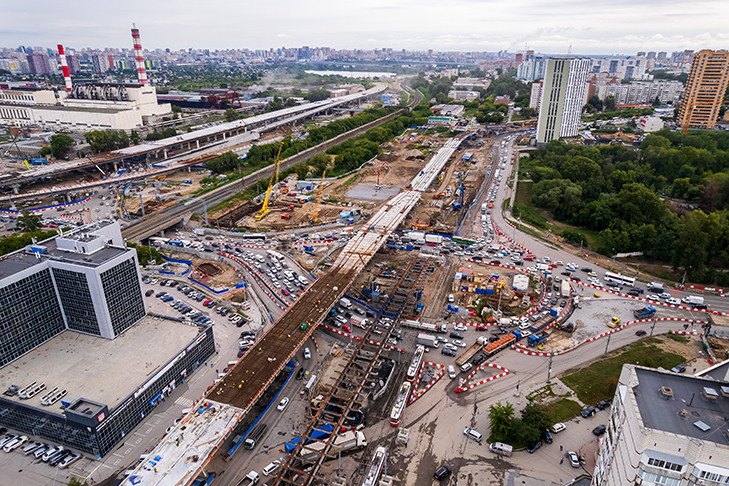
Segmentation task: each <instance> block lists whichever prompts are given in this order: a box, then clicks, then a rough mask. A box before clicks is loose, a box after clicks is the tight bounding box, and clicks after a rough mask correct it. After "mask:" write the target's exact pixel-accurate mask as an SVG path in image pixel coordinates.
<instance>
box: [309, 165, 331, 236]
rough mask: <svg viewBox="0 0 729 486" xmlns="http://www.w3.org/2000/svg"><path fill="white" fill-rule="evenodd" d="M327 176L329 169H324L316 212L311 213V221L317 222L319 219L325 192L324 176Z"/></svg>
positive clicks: (315, 207)
mask: <svg viewBox="0 0 729 486" xmlns="http://www.w3.org/2000/svg"><path fill="white" fill-rule="evenodd" d="M326 176H327V171H326V169H324V172H323V173H322V175H321V184H319V192H318V193H317V195H316V205H315V206H314V212H313V213H312V214H311V217H309V222H310V223H317V222H318V221H319V208H320V207H321V198H322V195H323V193H324V178H326Z"/></svg>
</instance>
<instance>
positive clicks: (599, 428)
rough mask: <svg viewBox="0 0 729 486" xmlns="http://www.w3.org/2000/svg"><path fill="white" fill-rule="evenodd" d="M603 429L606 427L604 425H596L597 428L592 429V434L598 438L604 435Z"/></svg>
mask: <svg viewBox="0 0 729 486" xmlns="http://www.w3.org/2000/svg"><path fill="white" fill-rule="evenodd" d="M605 429H606V427H605V426H604V425H598V426H597V427H595V428H594V429H592V433H593V434H595V435H596V436H598V437H599V436H601V435H602V434H604V433H605Z"/></svg>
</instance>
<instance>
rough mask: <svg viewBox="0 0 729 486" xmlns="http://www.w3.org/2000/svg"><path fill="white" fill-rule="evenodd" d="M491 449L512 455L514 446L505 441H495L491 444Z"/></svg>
mask: <svg viewBox="0 0 729 486" xmlns="http://www.w3.org/2000/svg"><path fill="white" fill-rule="evenodd" d="M489 449H490V450H491V452H494V453H496V454H499V455H501V456H506V457H510V456H511V452H512V450H513V448H512V447H511V446H510V445H509V444H504V443H503V442H493V443H492V444H491V445H489Z"/></svg>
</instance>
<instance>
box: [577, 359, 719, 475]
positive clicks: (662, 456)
mask: <svg viewBox="0 0 729 486" xmlns="http://www.w3.org/2000/svg"><path fill="white" fill-rule="evenodd" d="M723 367H724V368H726V365H724V366H723ZM707 371H708V370H707ZM716 371H720V370H718V369H717V370H716ZM728 419H729V383H727V381H726V371H725V370H724V376H717V375H716V374H715V375H709V376H708V377H706V378H705V377H696V376H690V375H683V374H677V373H671V372H668V371H659V370H656V369H652V368H644V367H641V366H635V365H624V366H623V371H622V372H621V374H620V380H619V382H618V387H617V390H616V392H615V398H614V399H613V404H612V407H611V414H610V419H609V420H608V423H607V430H606V432H605V435H603V436H602V437H601V438H600V452H599V455H598V458H597V461H596V464H595V471H594V474H593V477H592V486H618V485H620V486H624V485H633V484H635V485H643V486H652V485H663V486H697V485H703V486H720V485H726V484H729V424H728V423H727V420H728Z"/></svg>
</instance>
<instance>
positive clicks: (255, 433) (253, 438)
mask: <svg viewBox="0 0 729 486" xmlns="http://www.w3.org/2000/svg"><path fill="white" fill-rule="evenodd" d="M267 428H268V426H267V425H266V424H258V425H256V426H255V427H253V430H251V433H250V434H248V437H246V440H245V442H244V443H243V447H245V448H246V449H248V450H251V449H253V448H254V447H256V444H258V443H260V442H261V439H263V436H264V435H266V429H267Z"/></svg>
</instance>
